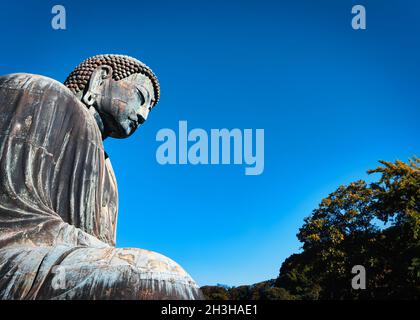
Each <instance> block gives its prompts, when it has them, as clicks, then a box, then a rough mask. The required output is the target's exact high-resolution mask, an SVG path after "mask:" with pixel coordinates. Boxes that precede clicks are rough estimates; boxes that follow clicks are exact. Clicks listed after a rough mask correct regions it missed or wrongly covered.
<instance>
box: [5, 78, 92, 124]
mask: <svg viewBox="0 0 420 320" xmlns="http://www.w3.org/2000/svg"><path fill="white" fill-rule="evenodd" d="M8 90H9V91H10V90H11V91H14V90H18V91H23V92H25V93H26V94H28V95H42V99H41V101H43V102H46V101H49V102H50V103H51V102H52V101H53V102H54V103H53V105H56V106H57V107H60V106H63V105H66V106H67V110H66V111H67V112H75V113H82V114H84V115H85V116H88V117H89V112H88V110H87V108H86V107H85V105H84V104H83V103H82V102H81V101H80V100H78V99H77V97H76V95H75V94H74V93H73V92H71V91H70V89H68V88H67V87H66V86H65V85H64V84H62V83H61V82H58V81H57V80H54V79H52V78H49V77H46V76H41V75H37V74H31V73H13V74H7V75H3V76H0V99H1V97H2V96H3V97H4V96H5V95H7V93H6V92H5V91H8ZM69 106H73V107H69Z"/></svg>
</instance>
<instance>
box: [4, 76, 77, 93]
mask: <svg viewBox="0 0 420 320" xmlns="http://www.w3.org/2000/svg"><path fill="white" fill-rule="evenodd" d="M0 88H6V89H15V90H18V89H21V90H27V91H31V92H34V93H36V92H41V91H46V90H49V91H57V92H60V93H62V94H63V95H64V96H68V97H69V98H75V95H74V94H73V93H72V92H71V91H70V90H69V89H68V88H67V87H66V86H65V85H64V84H62V83H60V82H58V81H57V80H54V79H52V78H49V77H46V76H41V75H37V74H31V73H12V74H6V75H3V76H0Z"/></svg>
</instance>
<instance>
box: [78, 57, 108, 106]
mask: <svg viewBox="0 0 420 320" xmlns="http://www.w3.org/2000/svg"><path fill="white" fill-rule="evenodd" d="M111 77H112V68H111V67H110V66H107V65H103V66H99V67H97V68H96V69H95V70H94V71H93V72H92V75H91V77H90V80H89V86H88V88H87V90H86V92H85V94H84V95H83V99H82V100H83V102H84V103H85V104H86V105H87V106H92V105H93V104H94V103H95V101H96V98H97V96H98V95H99V93H100V87H101V86H102V84H103V82H104V80H106V79H109V78H111Z"/></svg>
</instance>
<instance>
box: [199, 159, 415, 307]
mask: <svg viewBox="0 0 420 320" xmlns="http://www.w3.org/2000/svg"><path fill="white" fill-rule="evenodd" d="M380 163H381V165H380V166H379V167H377V168H376V169H373V170H369V171H368V173H369V174H371V175H372V177H373V178H374V179H373V182H370V183H367V182H366V181H363V180H359V181H355V182H353V183H350V184H349V185H342V186H339V187H338V188H337V190H335V191H334V192H332V193H331V194H330V195H328V197H326V198H324V199H323V200H322V201H321V203H320V204H319V206H318V208H316V209H314V210H313V211H312V214H311V215H310V216H308V217H307V218H305V220H304V224H303V226H302V227H301V228H300V229H299V232H298V234H297V237H298V239H299V241H301V242H302V244H303V246H302V252H300V253H297V254H293V255H291V256H290V257H288V258H287V259H286V260H285V261H284V262H283V264H282V266H281V268H280V274H279V277H278V278H277V279H276V280H275V281H271V282H270V281H268V282H262V283H260V284H255V285H252V286H243V287H238V288H231V289H228V290H226V289H225V292H224V297H226V299H233V300H247V299H270V300H275V299H419V298H420V238H419V237H420V234H419V231H420V159H419V158H417V157H414V158H412V159H410V160H409V161H408V162H407V163H406V162H403V161H399V160H397V161H395V162H387V161H380ZM375 178H376V179H375ZM356 265H362V266H363V267H365V269H366V289H365V290H355V289H353V288H352V286H351V280H352V278H353V277H354V274H352V268H353V267H354V266H356ZM207 292H208V291H207V290H205V292H204V293H205V294H206V296H207V297H208V298H212V296H209V295H208V294H207Z"/></svg>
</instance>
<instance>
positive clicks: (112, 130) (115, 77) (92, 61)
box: [64, 54, 160, 139]
mask: <svg viewBox="0 0 420 320" xmlns="http://www.w3.org/2000/svg"><path fill="white" fill-rule="evenodd" d="M64 85H65V86H66V87H67V88H69V89H70V90H71V91H72V92H73V93H74V94H75V95H76V96H77V98H78V99H79V100H80V101H81V102H82V103H83V104H84V105H86V106H87V107H88V108H89V110H90V111H91V112H92V113H93V115H94V117H95V120H96V123H97V124H98V127H99V129H100V131H101V133H102V137H103V139H105V138H106V137H112V138H126V137H128V136H130V135H131V134H133V133H134V131H136V129H137V128H138V127H139V126H140V125H141V124H143V123H144V122H145V121H146V119H147V117H148V115H149V112H150V111H151V110H152V108H153V107H154V106H155V105H156V103H157V102H158V100H159V95H160V88H159V82H158V80H157V78H156V76H155V75H154V73H153V72H152V70H151V69H150V68H149V67H147V66H146V65H145V64H143V63H142V62H140V61H138V60H136V59H134V58H131V57H128V56H123V55H113V54H107V55H97V56H94V57H91V58H89V59H87V60H85V61H83V62H82V63H81V64H79V65H78V66H77V67H76V68H75V69H74V70H73V72H72V73H70V75H69V76H68V78H67V79H66V81H65V82H64Z"/></svg>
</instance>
